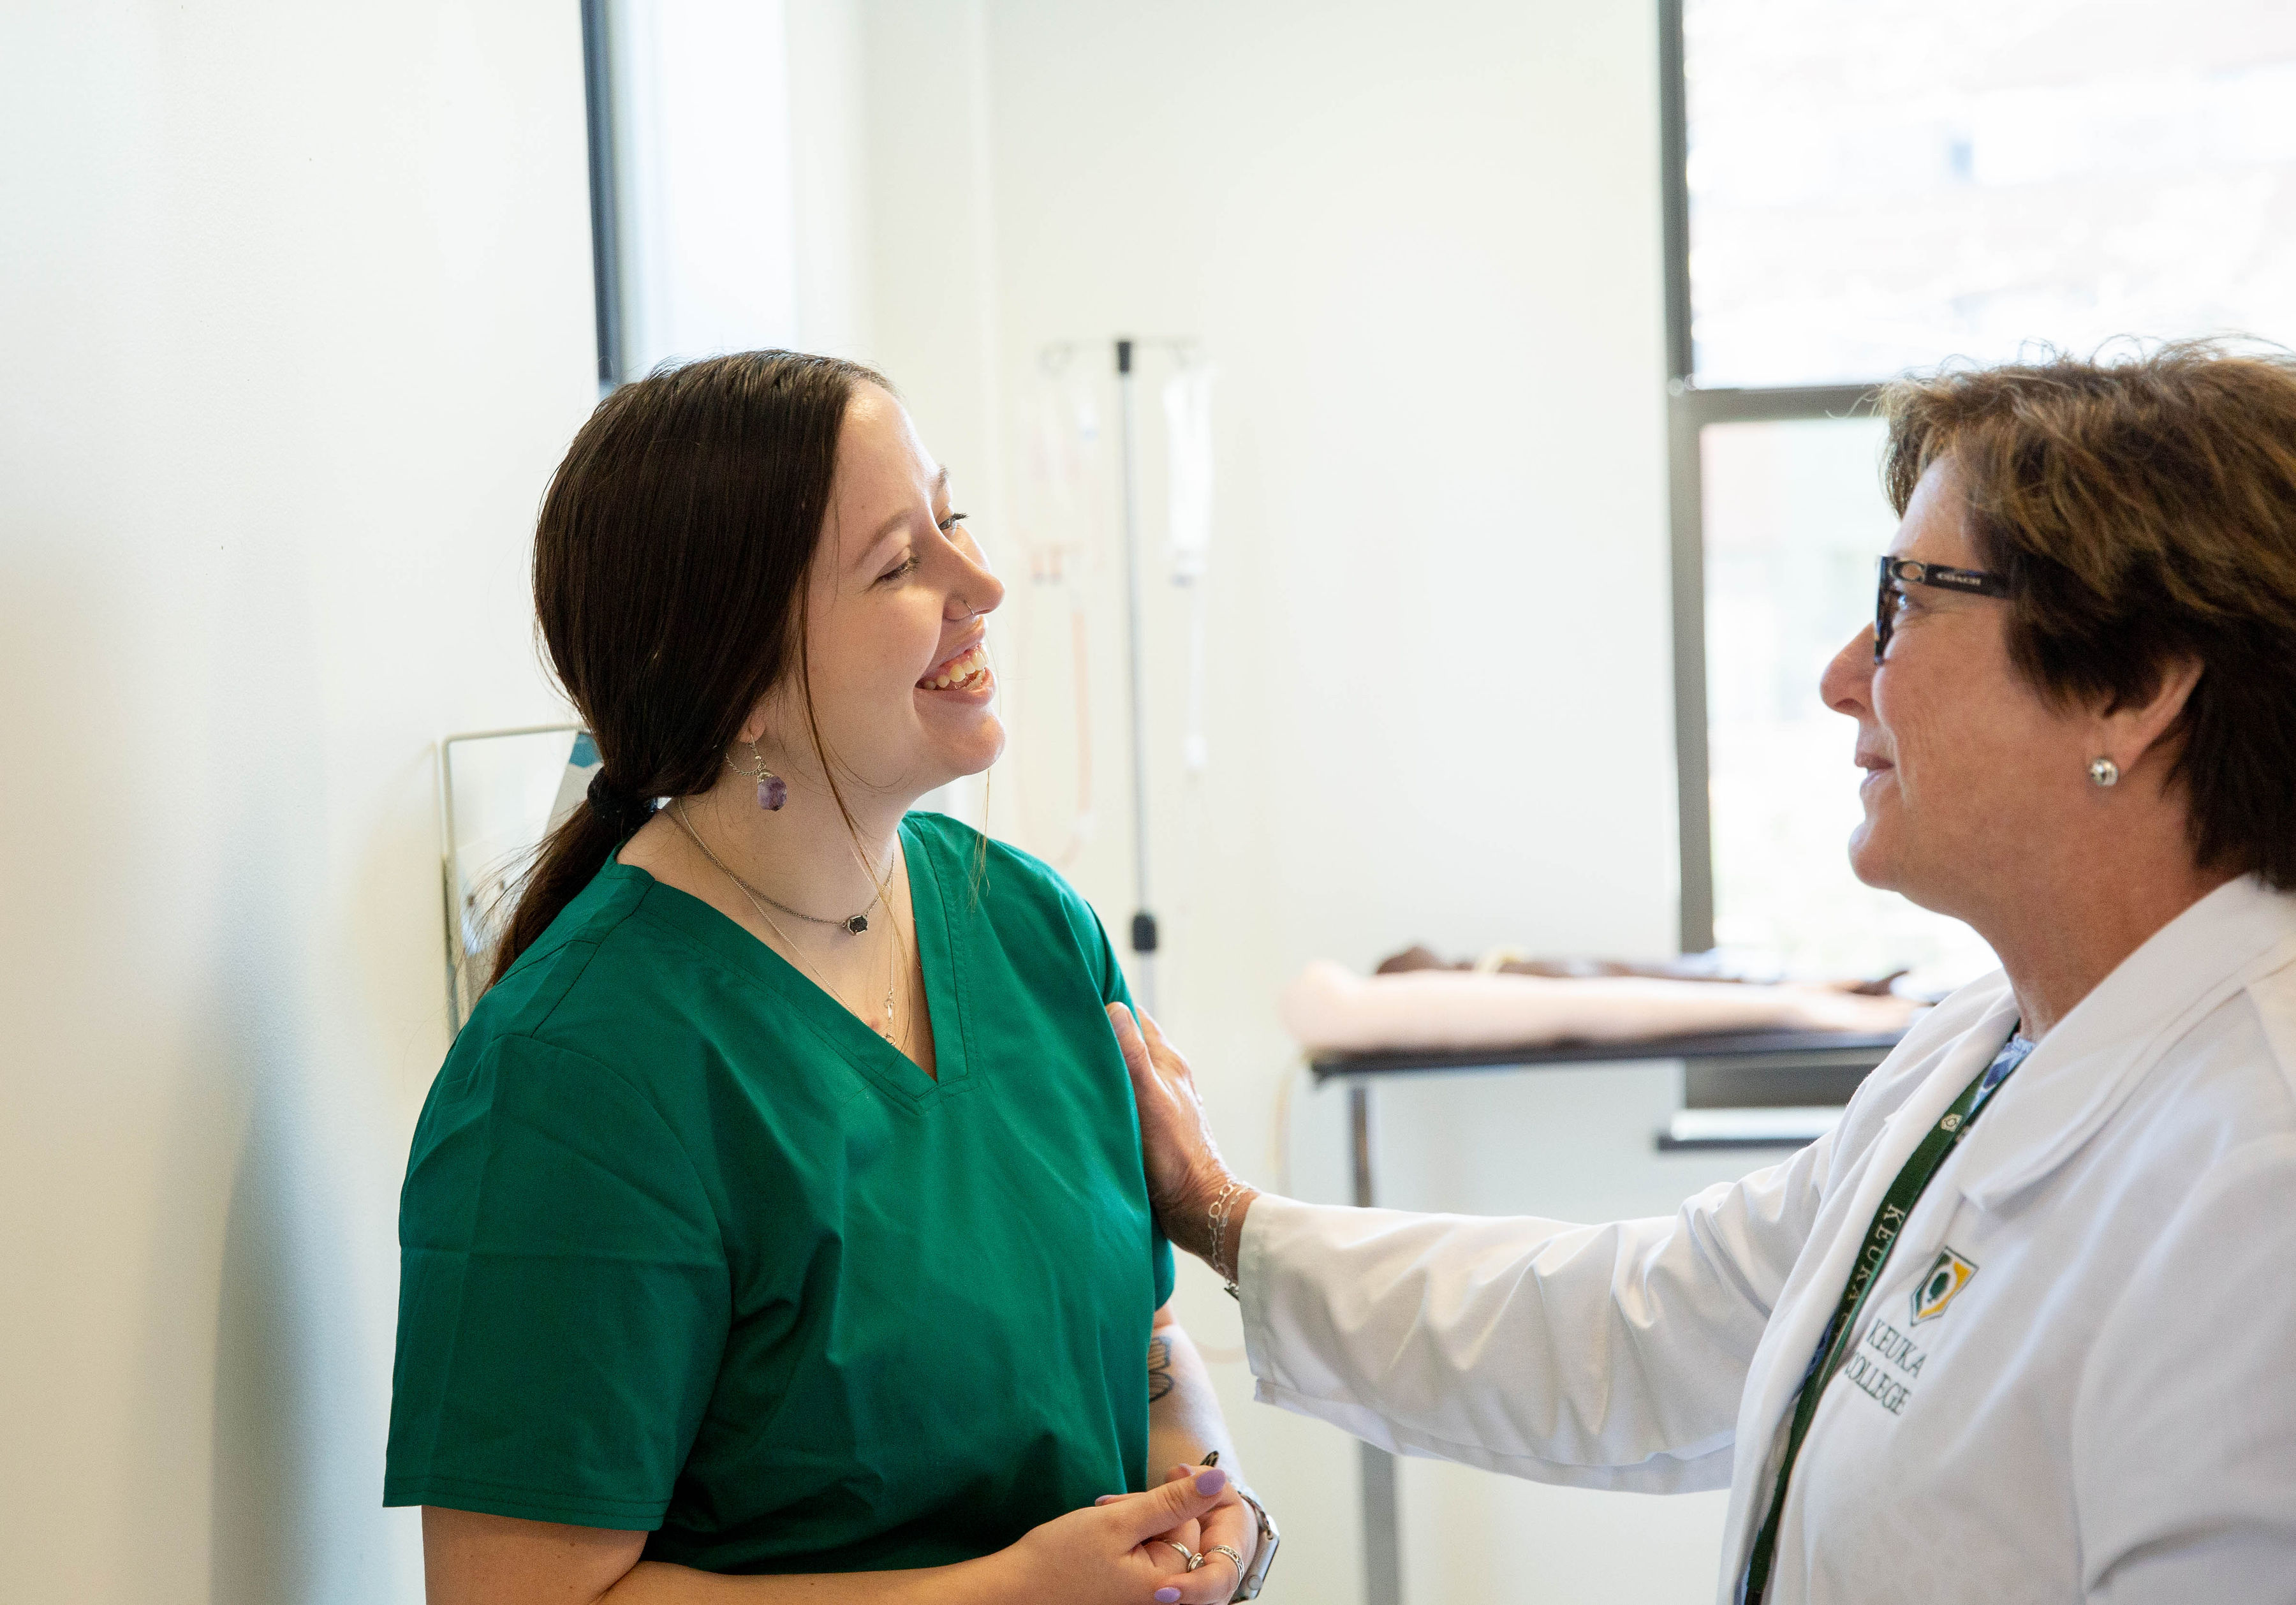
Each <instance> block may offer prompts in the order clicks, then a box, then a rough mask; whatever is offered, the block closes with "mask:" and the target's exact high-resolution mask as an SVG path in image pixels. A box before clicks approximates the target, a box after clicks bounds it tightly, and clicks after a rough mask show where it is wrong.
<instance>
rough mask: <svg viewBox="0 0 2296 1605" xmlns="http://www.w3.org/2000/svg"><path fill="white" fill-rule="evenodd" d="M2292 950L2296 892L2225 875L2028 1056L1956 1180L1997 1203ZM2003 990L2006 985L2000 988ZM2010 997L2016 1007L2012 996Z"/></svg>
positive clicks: (1976, 1200)
mask: <svg viewBox="0 0 2296 1605" xmlns="http://www.w3.org/2000/svg"><path fill="white" fill-rule="evenodd" d="M2291 962H2296V898H2292V897H2289V896H2287V895H2285V894H2283V893H2276V892H2273V891H2272V890H2271V889H2270V888H2268V887H2267V886H2266V885H2264V883H2263V882H2261V881H2260V880H2258V879H2257V878H2255V877H2252V876H2243V877H2238V878H2236V879H2234V880H2231V881H2227V882H2226V883H2225V885H2221V886H2218V888H2217V889H2216V890H2215V891H2213V892H2211V893H2209V894H2208V895H2207V896H2205V897H2203V898H2202V899H2201V900H2200V901H2198V902H2196V903H2194V904H2193V906H2192V907H2191V908H2189V909H2185V911H2184V912H2183V913H2181V914H2179V915H2177V918H2174V919H2172V920H2170V921H2169V923H2168V924H2167V925H2165V926H2161V928H2160V929H2159V930H2158V931H2155V932H2154V933H2153V934H2152V935H2151V936H2150V937H2148V938H2146V940H2145V941H2144V944H2143V945H2142V946H2140V947H2138V948H2137V950H2136V951H2135V952H2133V953H2131V954H2129V955H2128V958H2126V959H2122V960H2121V961H2120V965H2119V966H2118V967H2116V968H2115V969H2114V970H2113V972H2112V974H2111V975H2107V976H2106V977H2105V978H2104V979H2103V981H2101V982H2099V983H2098V984H2097V985H2096V986H2095V989H2094V990H2092V991H2091V992H2089V994H2088V996H2087V997H2086V998H2083V999H2082V1000H2080V1001H2079V1003H2078V1004H2076V1005H2075V1006H2074V1007H2073V1008H2072V1011H2071V1013H2069V1014H2067V1015H2066V1016H2065V1017H2064V1018H2063V1019H2062V1020H2060V1021H2059V1022H2057V1025H2056V1028H2055V1029H2054V1030H2053V1031H2051V1032H2050V1033H2048V1035H2046V1036H2045V1037H2043V1038H2042V1039H2041V1040H2040V1041H2039V1042H2038V1044H2037V1045H2036V1046H2035V1047H2034V1049H2033V1051H2032V1053H2031V1055H2030V1057H2029V1058H2027V1059H2026V1060H2025V1062H2024V1064H2022V1065H2021V1066H2019V1067H2018V1070H2017V1074H2016V1076H2015V1078H2014V1080H2013V1082H2012V1083H2011V1085H2010V1086H2009V1087H2007V1088H2005V1089H2004V1091H2008V1092H2010V1093H2011V1094H2012V1096H2009V1097H2006V1098H2004V1099H2001V1107H1999V1108H1997V1109H1989V1110H1988V1111H1987V1112H1986V1117H1985V1119H1984V1121H1983V1122H1982V1123H1980V1125H1979V1126H1978V1127H1977V1129H1976V1130H1974V1131H1972V1132H1971V1133H1970V1134H1969V1140H1968V1141H1967V1142H1966V1143H1965V1144H1964V1146H1963V1151H1962V1153H1961V1155H1960V1156H1959V1162H1958V1163H1957V1164H1956V1166H1955V1167H1954V1173H1953V1174H1954V1181H1955V1183H1956V1186H1957V1188H1958V1189H1959V1191H1960V1193H1961V1196H1962V1197H1963V1198H1966V1199H1967V1200H1968V1201H1969V1203H1970V1204H1971V1205H1972V1206H1973V1207H1975V1208H1978V1209H1991V1208H1994V1207H1996V1206H1998V1205H2000V1204H2001V1203H2002V1202H2004V1201H2005V1200H2006V1199H2008V1198H2011V1197H2013V1196H2014V1195H2015V1194H2017V1193H2019V1192H2021V1191H2023V1190H2024V1189H2026V1188H2029V1187H2030V1186H2032V1185H2033V1184H2034V1183H2036V1182H2038V1181H2042V1180H2044V1179H2046V1177H2047V1176H2048V1175H2049V1174H2050V1173H2052V1172H2054V1171H2055V1170H2056V1169H2057V1168H2058V1167H2059V1166H2060V1165H2063V1164H2064V1163H2065V1162H2066V1161H2067V1160H2069V1159H2071V1157H2072V1156H2074V1155H2075V1154H2077V1153H2079V1151H2080V1148H2081V1147H2082V1145H2083V1144H2085V1143H2087V1141H2088V1140H2090V1139H2091V1138H2092V1137H2094V1136H2095V1135H2096V1133H2097V1132H2099V1131H2100V1130H2102V1129H2103V1126H2104V1124H2105V1123H2106V1122H2107V1121H2109V1120H2111V1119H2112V1116H2113V1115H2114V1114H2115V1113H2116V1112H2118V1111H2119V1109H2120V1107H2121V1106H2122V1105H2123V1104H2124V1103H2126V1102H2128V1099H2129V1097H2130V1096H2131V1094H2133V1093H2134V1092H2135V1091H2136V1088H2137V1087H2138V1086H2139V1085H2140V1084H2141V1083H2142V1082H2143V1081H2144V1077H2145V1074H2147V1073H2148V1072H2149V1071H2150V1070H2151V1069H2152V1068H2153V1066H2154V1065H2155V1064H2157V1063H2158V1062H2159V1061H2160V1059H2161V1056H2162V1055H2163V1054H2165V1053H2166V1052H2168V1051H2169V1049H2171V1048H2172V1047H2174V1046H2175V1045H2176V1043H2177V1041H2178V1039H2180V1038H2181V1037H2183V1036H2184V1034H2185V1033H2186V1032H2188V1031H2190V1030H2191V1029H2192V1028H2193V1027H2194V1025H2197V1024H2199V1023H2200V1021H2201V1020H2202V1019H2203V1018H2204V1017H2205V1016H2207V1015H2208V1014H2209V1013H2210V1011H2211V1010H2212V1009H2214V1008H2217V1007H2218V1005H2219V1004H2221V1003H2223V1002H2224V1000H2226V998H2229V997H2231V996H2232V995H2234V994H2235V993H2236V992H2240V991H2241V990H2242V989H2243V988H2244V987H2246V986H2248V985H2249V984H2251V982H2254V981H2256V980H2258V979H2259V978H2260V977H2262V976H2264V975H2270V974H2271V973H2273V972H2274V971H2276V970H2278V969H2280V968H2282V967H2285V966H2286V965H2288V964H2289V963H2291ZM2003 992H2004V996H2005V998H2006V986H2005V985H2004V988H2003ZM2005 1006H2006V1007H2007V1008H2010V1009H2011V1010H2012V1011H2013V1010H2014V1007H2015V1006H2014V1003H2013V1001H2008V1002H2006V1004H2005Z"/></svg>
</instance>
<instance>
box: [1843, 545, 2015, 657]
mask: <svg viewBox="0 0 2296 1605" xmlns="http://www.w3.org/2000/svg"><path fill="white" fill-rule="evenodd" d="M1880 569H1881V585H1880V587H1879V588H1878V589H1876V591H1875V592H1874V662H1875V663H1880V662H1881V661H1882V654H1883V653H1885V652H1887V651H1888V650H1889V649H1890V630H1891V628H1892V627H1893V626H1894V625H1895V623H1896V622H1897V612H1898V610H1897V605H1896V598H1897V597H1898V594H1899V593H1898V587H1900V586H1905V585H1926V586H1929V587H1931V588H1933V589H1937V590H1949V591H1959V592H1961V593H1962V594H1963V595H1964V596H1970V597H2005V596H2007V595H2008V594H2009V581H2007V580H2004V579H2003V578H2002V577H2001V576H2000V575H1998V574H1988V573H1985V572H1981V571H1980V570H1977V569H1964V568H1948V567H1946V565H1945V564H1942V563H1915V561H1913V559H1911V558H1910V557H1884V558H1882V560H1881V564H1880Z"/></svg>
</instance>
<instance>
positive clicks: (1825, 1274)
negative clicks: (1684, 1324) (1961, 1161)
mask: <svg viewBox="0 0 2296 1605" xmlns="http://www.w3.org/2000/svg"><path fill="white" fill-rule="evenodd" d="M1991 984H1992V985H1993V986H1994V987H1996V988H1997V989H1998V991H1999V996H1998V998H1997V999H1996V1000H1993V1001H1992V1002H1991V1004H1990V1006H1980V1012H1979V1014H1978V1016H1977V1017H1976V1019H1975V1020H1974V1021H1973V1022H1972V1023H1971V1024H1968V1025H1964V1026H1963V1027H1962V1028H1961V1029H1960V1030H1959V1032H1957V1033H1955V1034H1953V1035H1951V1036H1949V1037H1948V1039H1947V1040H1946V1041H1943V1042H1940V1043H1936V1044H1934V1045H1931V1046H1929V1047H1928V1048H1927V1049H1926V1052H1925V1057H1927V1058H1930V1059H1931V1061H1932V1062H1931V1068H1930V1069H1929V1070H1928V1071H1927V1072H1926V1073H1925V1074H1922V1079H1921V1081H1920V1082H1919V1084H1918V1085H1917V1086H1916V1087H1915V1089H1914V1091H1912V1092H1911V1093H1909V1094H1908V1095H1907V1098H1906V1100H1905V1102H1904V1103H1902V1104H1900V1105H1899V1106H1898V1108H1897V1109H1896V1111H1895V1112H1893V1113H1892V1114H1891V1115H1890V1116H1889V1118H1888V1119H1887V1120H1885V1121H1883V1122H1882V1128H1881V1130H1880V1132H1878V1133H1877V1134H1876V1135H1875V1137H1874V1140H1873V1142H1872V1143H1871V1144H1869V1145H1868V1146H1867V1147H1866V1150H1865V1151H1864V1153H1863V1154H1862V1155H1854V1156H1843V1159H1842V1161H1841V1162H1842V1163H1847V1164H1850V1165H1856V1166H1857V1167H1859V1168H1857V1171H1856V1172H1855V1181H1854V1183H1853V1184H1852V1185H1850V1186H1847V1187H1843V1188H1840V1189H1837V1190H1836V1191H1835V1192H1834V1194H1833V1197H1831V1198H1828V1199H1827V1200H1826V1203H1825V1208H1824V1209H1823V1210H1822V1211H1820V1213H1819V1214H1818V1219H1817V1222H1816V1226H1815V1227H1814V1228H1813V1229H1812V1230H1811V1232H1810V1238H1809V1242H1808V1245H1807V1246H1806V1247H1804V1248H1803V1250H1802V1254H1801V1257H1800V1259H1798V1260H1796V1261H1795V1262H1794V1268H1793V1271H1792V1274H1790V1275H1789V1276H1788V1277H1787V1278H1786V1285H1785V1287H1784V1288H1783V1289H1781V1290H1780V1292H1779V1295H1778V1303H1777V1306H1776V1308H1775V1309H1774V1310H1773V1311H1772V1312H1771V1314H1770V1321H1769V1325H1768V1326H1767V1327H1766V1328H1765V1329H1763V1332H1762V1339H1761V1342H1760V1343H1759V1345H1757V1346H1756V1347H1755V1350H1754V1358H1753V1361H1752V1363H1751V1365H1750V1366H1749V1368H1748V1370H1747V1375H1746V1392H1745V1395H1744V1397H1743V1399H1742V1400H1741V1401H1740V1403H1739V1406H1738V1429H1737V1436H1736V1453H1735V1455H1734V1459H1733V1461H1732V1465H1731V1475H1730V1511H1729V1516H1728V1518H1727V1522H1726V1526H1725V1527H1724V1529H1723V1531H1724V1533H1725V1535H1726V1541H1725V1544H1724V1551H1725V1554H1724V1559H1725V1562H1726V1564H1725V1565H1724V1568H1723V1572H1722V1579H1721V1590H1720V1593H1719V1596H1718V1597H1719V1599H1720V1600H1721V1601H1722V1602H1723V1605H1729V1601H1731V1600H1732V1599H1733V1598H1734V1595H1735V1593H1736V1588H1737V1580H1738V1576H1739V1575H1740V1574H1741V1573H1742V1572H1743V1571H1744V1570H1745V1567H1746V1553H1747V1549H1748V1547H1749V1545H1751V1543H1752V1542H1753V1534H1754V1528H1755V1527H1756V1526H1757V1525H1759V1522H1760V1520H1761V1518H1762V1514H1763V1512H1764V1511H1765V1510H1767V1508H1768V1502H1769V1497H1770V1486H1771V1484H1772V1483H1773V1482H1774V1481H1775V1478H1776V1476H1777V1466H1776V1453H1775V1452H1776V1449H1777V1447H1778V1444H1777V1437H1778V1427H1779V1424H1780V1423H1781V1422H1782V1421H1783V1420H1784V1419H1785V1417H1786V1414H1787V1412H1788V1411H1789V1410H1791V1409H1792V1404H1793V1401H1794V1396H1795V1394H1796V1392H1797V1390H1798V1389H1799V1387H1800V1383H1801V1379H1802V1373H1803V1371H1804V1370H1806V1369H1807V1367H1808V1364H1809V1356H1810V1351H1811V1350H1812V1349H1814V1348H1816V1346H1817V1340H1818V1337H1819V1336H1820V1335H1821V1334H1822V1333H1823V1332H1824V1331H1825V1323H1826V1321H1827V1320H1828V1319H1829V1318H1830V1317H1831V1316H1832V1314H1833V1306H1834V1304H1835V1302H1836V1301H1837V1300H1838V1299H1840V1297H1841V1290H1842V1288H1844V1287H1846V1286H1848V1285H1849V1272H1850V1267H1851V1266H1852V1264H1853V1263H1855V1262H1856V1260H1857V1252H1858V1249H1859V1248H1860V1247H1862V1246H1863V1244H1864V1241H1865V1237H1866V1228H1867V1227H1868V1226H1870V1225H1871V1224H1872V1223H1873V1220H1874V1211H1875V1210H1877V1209H1879V1208H1880V1207H1881V1206H1882V1195H1883V1194H1884V1193H1886V1192H1888V1191H1889V1189H1890V1182H1891V1181H1895V1180H1896V1179H1897V1175H1898V1171H1899V1170H1901V1169H1903V1168H1904V1166H1905V1163H1906V1161H1907V1158H1909V1157H1910V1156H1912V1154H1913V1151H1914V1149H1915V1147H1916V1146H1918V1145H1919V1144H1920V1142H1921V1140H1922V1139H1923V1137H1924V1136H1926V1135H1927V1134H1928V1133H1929V1130H1930V1128H1931V1126H1933V1125H1935V1124H1936V1123H1938V1121H1939V1119H1940V1118H1942V1117H1943V1115H1944V1114H1945V1112H1946V1110H1947V1109H1948V1108H1949V1107H1952V1104H1953V1100H1954V1099H1956V1098H1957V1097H1959V1096H1960V1095H1961V1092H1962V1090H1963V1089H1964V1088H1965V1087H1967V1086H1968V1085H1969V1083H1970V1082H1971V1081H1972V1079H1974V1078H1975V1077H1976V1075H1977V1074H1979V1072H1980V1071H1981V1070H1983V1069H1984V1068H1985V1066H1986V1065H1987V1064H1988V1063H1989V1061H1990V1060H1991V1059H1992V1058H1993V1056H1994V1054H1995V1053H1997V1052H1998V1051H1999V1050H2000V1047H2001V1044H2002V1042H2003V1041H2004V1040H2005V1039H2006V1037H2007V1036H2008V1034H2009V1028H2010V1026H2011V1025H2012V1024H2013V1022H2014V1021H2015V1019H2016V1017H2017V1006H2016V1002H2015V1000H2013V998H2011V997H2010V996H2009V993H2008V991H2007V988H2006V987H2005V985H2003V984H2001V983H2000V981H1999V978H1998V977H1995V979H1994V981H1993V982H1992V983H1991ZM1980 985H1982V983H1980ZM1951 1008H1952V1004H1951V1003H1950V1002H1948V1003H1947V1004H1945V1005H1941V1006H1940V1009H1939V1012H1940V1013H1941V1014H1942V1013H1944V1012H1946V1011H1947V1010H1949V1009H1951ZM1915 1029H1916V1031H1918V1030H1919V1027H1918V1026H1917V1027H1916V1028H1915ZM1907 1048H1911V1049H1913V1050H1914V1051H1915V1052H1917V1053H1922V1052H1924V1049H1923V1048H1922V1047H1919V1046H1916V1045H1915V1043H1913V1042H1910V1041H1909V1042H1907V1044H1905V1045H1904V1046H1902V1047H1900V1048H1899V1049H1898V1051H1899V1052H1904V1051H1906V1050H1907ZM1885 1066H1886V1061H1885ZM1874 1074H1876V1075H1880V1074H1882V1070H1880V1069H1877V1070H1876V1071H1875V1072H1874ZM1916 1213H1918V1211H1916ZM1897 1267H1898V1257H1897V1255H1896V1253H1895V1252H1893V1253H1892V1254H1891V1255H1890V1268H1891V1269H1896V1268H1897Z"/></svg>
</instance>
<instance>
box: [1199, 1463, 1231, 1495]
mask: <svg viewBox="0 0 2296 1605" xmlns="http://www.w3.org/2000/svg"><path fill="white" fill-rule="evenodd" d="M1226 1486H1227V1473H1226V1472H1225V1471H1223V1470H1221V1469H1219V1468H1218V1466H1214V1467H1213V1468H1212V1469H1210V1470H1209V1471H1207V1472H1205V1473H1204V1474H1203V1475H1202V1476H1201V1477H1197V1478H1196V1492H1197V1493H1199V1494H1217V1493H1218V1492H1219V1491H1220V1490H1221V1489H1222V1488H1225V1487H1226Z"/></svg>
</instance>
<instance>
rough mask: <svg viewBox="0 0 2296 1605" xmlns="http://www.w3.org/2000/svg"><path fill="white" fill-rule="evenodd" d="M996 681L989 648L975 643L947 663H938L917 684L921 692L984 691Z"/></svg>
mask: <svg viewBox="0 0 2296 1605" xmlns="http://www.w3.org/2000/svg"><path fill="white" fill-rule="evenodd" d="M994 679H996V676H995V675H994V674H993V673H992V672H991V671H990V670H989V667H988V644H987V643H986V642H983V641H975V642H974V643H973V644H972V646H968V647H966V648H965V649H964V651H963V652H960V653H958V654H956V655H955V657H953V658H951V659H949V660H948V661H947V663H937V664H935V665H934V666H933V667H932V668H931V670H930V671H927V672H926V675H925V677H924V679H921V680H919V681H918V682H917V689H918V690H920V691H983V690H986V689H988V686H989V684H990V683H991V682H992V681H993V680H994Z"/></svg>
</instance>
